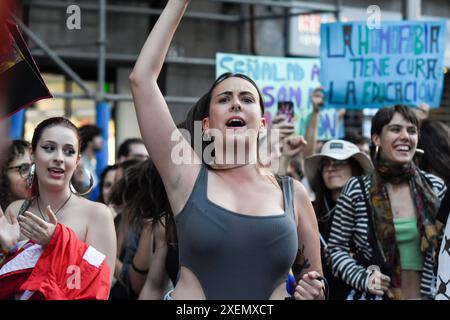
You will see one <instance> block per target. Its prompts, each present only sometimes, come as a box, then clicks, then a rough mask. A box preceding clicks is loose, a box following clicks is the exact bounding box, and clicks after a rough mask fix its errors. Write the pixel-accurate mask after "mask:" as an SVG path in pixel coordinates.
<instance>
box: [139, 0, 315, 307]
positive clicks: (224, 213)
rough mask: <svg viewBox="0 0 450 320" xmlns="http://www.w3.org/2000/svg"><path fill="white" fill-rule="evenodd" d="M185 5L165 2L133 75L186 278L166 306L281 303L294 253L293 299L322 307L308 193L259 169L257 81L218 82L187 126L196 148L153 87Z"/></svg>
mask: <svg viewBox="0 0 450 320" xmlns="http://www.w3.org/2000/svg"><path fill="white" fill-rule="evenodd" d="M188 3H189V1H188V0H169V1H168V3H167V5H166V7H165V9H164V11H163V12H162V14H161V16H160V18H159V19H158V21H157V23H156V25H155V26H154V28H153V30H152V31H151V33H150V35H149V37H148V39H147V41H146V43H145V45H144V47H143V49H142V51H141V53H140V55H139V58H138V60H137V62H136V65H135V67H134V69H133V72H132V73H131V75H130V81H131V89H132V94H133V98H134V104H135V108H136V111H137V116H138V122H139V127H140V130H141V134H142V137H143V139H144V142H145V145H146V147H147V150H148V152H149V155H150V158H151V159H152V161H153V163H154V164H155V166H156V168H157V170H158V171H159V174H160V175H161V178H162V181H163V183H164V187H165V191H167V197H168V201H169V203H170V206H169V208H168V209H169V210H170V211H171V212H172V213H173V215H174V217H175V223H176V230H177V236H178V245H179V254H180V266H181V268H180V278H179V280H178V282H177V285H176V286H175V289H174V291H173V292H172V293H171V294H169V295H167V296H166V299H284V298H285V297H286V296H287V291H286V288H285V280H286V279H287V276H288V273H289V270H290V268H291V266H292V265H293V263H294V260H295V258H296V254H297V252H298V251H300V254H302V256H303V262H304V264H303V268H301V269H302V270H301V272H300V274H299V281H298V285H297V287H296V292H295V294H294V297H295V298H297V299H323V297H324V295H323V290H322V288H323V283H322V281H320V280H319V279H320V277H321V266H320V243H319V236H318V228H317V223H316V221H315V216H314V210H313V208H312V206H311V203H310V201H309V199H308V195H307V193H306V191H305V189H304V187H303V186H302V185H301V184H300V183H298V182H292V181H291V180H288V179H283V180H282V181H280V183H281V187H280V185H279V184H278V183H277V181H276V179H275V177H274V176H273V175H272V174H270V173H269V172H268V170H264V169H263V168H262V167H261V166H260V165H259V164H258V161H257V148H258V147H257V146H258V135H259V133H260V132H261V131H262V130H264V129H265V124H266V123H265V119H264V114H263V110H264V107H263V106H264V105H263V100H262V96H261V93H260V91H259V90H258V88H257V86H256V85H255V83H254V82H253V81H252V80H251V79H250V78H248V77H246V76H244V75H239V74H225V75H223V76H221V77H219V78H218V79H217V80H216V81H215V82H214V84H213V86H212V87H211V89H210V90H209V91H208V92H207V93H206V94H205V95H203V96H202V98H200V100H199V101H198V102H197V104H196V105H195V106H194V108H193V109H192V110H191V112H190V113H189V114H188V119H186V121H185V125H186V127H187V128H188V131H189V133H190V134H191V136H190V140H191V141H190V142H191V143H189V142H188V140H186V139H185V138H184V137H183V136H182V135H181V133H180V131H179V130H178V129H177V127H176V126H175V123H174V121H173V119H172V117H171V115H170V112H169V108H168V107H167V104H166V101H165V100H164V96H163V95H162V93H161V90H160V88H159V86H158V83H157V80H158V76H159V74H160V72H161V68H162V66H163V63H164V58H165V56H166V53H167V51H168V49H169V46H170V42H171V40H172V37H173V35H174V33H175V30H176V29H177V26H178V24H179V22H180V20H181V18H182V16H183V14H184V12H185V10H186V8H187V6H188ZM196 130H200V132H199V131H197V134H194V132H195V131H196ZM202 135H203V139H202V140H203V141H201V140H200V139H198V137H199V136H200V137H202ZM212 137H213V138H214V142H213V143H212V144H211V140H212ZM202 142H205V144H206V146H205V145H203V147H204V148H202ZM207 142H209V144H208V143H207ZM235 144H236V145H238V146H242V145H243V146H244V148H243V149H244V151H243V152H242V153H239V152H238V151H236V150H235V148H234V145H235ZM197 146H200V149H201V150H198V147H197ZM212 149H214V152H212ZM194 150H197V151H199V152H202V154H197V153H194ZM227 151H228V153H227ZM236 157H237V160H236ZM155 189H156V188H155ZM156 190H157V189H156ZM164 212H167V210H164ZM298 249H300V250H298Z"/></svg>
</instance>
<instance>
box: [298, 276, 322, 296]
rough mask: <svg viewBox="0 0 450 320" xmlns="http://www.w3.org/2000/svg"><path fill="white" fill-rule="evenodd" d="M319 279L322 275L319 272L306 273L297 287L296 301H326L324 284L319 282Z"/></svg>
mask: <svg viewBox="0 0 450 320" xmlns="http://www.w3.org/2000/svg"><path fill="white" fill-rule="evenodd" d="M319 277H321V275H320V274H319V273H318V272H317V271H310V272H308V273H305V274H304V275H303V276H302V278H301V279H300V281H299V282H298V285H297V287H295V293H294V298H295V299H296V300H324V299H325V295H324V292H323V286H324V284H323V282H322V281H320V280H318V278H319Z"/></svg>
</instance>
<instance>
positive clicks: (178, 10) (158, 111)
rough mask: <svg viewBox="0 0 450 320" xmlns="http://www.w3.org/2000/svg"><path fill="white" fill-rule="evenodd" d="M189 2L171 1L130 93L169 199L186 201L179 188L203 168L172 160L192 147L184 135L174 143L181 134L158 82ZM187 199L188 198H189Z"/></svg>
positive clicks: (148, 44) (132, 79)
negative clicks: (174, 154) (179, 150)
mask: <svg viewBox="0 0 450 320" xmlns="http://www.w3.org/2000/svg"><path fill="white" fill-rule="evenodd" d="M188 3H189V0H169V1H168V3H167V5H166V7H165V9H164V10H163V12H162V14H161V16H160V17H159V19H158V21H157V23H156V24H155V26H154V27H153V29H152V31H151V33H150V35H149V36H148V38H147V40H146V42H145V44H144V47H143V48H142V50H141V53H140V54H139V58H138V60H137V62H136V65H135V66H134V69H133V71H132V73H131V75H130V83H131V91H132V94H133V100H134V105H135V108H136V113H137V119H138V123H139V128H140V131H141V135H142V137H143V139H144V143H145V146H146V147H147V150H148V152H149V155H150V157H151V159H152V161H153V162H154V164H155V166H156V168H157V169H158V171H159V173H160V175H161V178H162V180H163V182H164V185H165V187H166V190H167V191H168V194H169V197H170V196H171V195H173V194H181V196H180V197H181V198H184V197H185V196H186V195H185V194H184V193H185V192H184V190H180V189H179V188H180V186H181V185H186V184H187V185H188V186H190V185H191V184H192V185H193V183H194V181H195V178H196V176H197V174H198V171H199V167H200V166H199V165H197V166H193V165H186V164H175V163H174V161H173V159H171V153H172V150H173V147H174V146H175V145H178V144H180V143H182V144H184V145H183V149H182V150H188V151H191V150H192V148H191V147H190V144H189V143H188V142H187V141H186V140H184V139H183V138H181V134H180V135H179V136H177V139H178V137H179V139H178V140H176V141H172V139H171V137H172V135H173V134H177V133H178V132H179V131H178V130H177V128H176V126H175V123H174V121H173V119H172V116H171V114H170V112H169V108H168V107H167V104H166V101H165V100H164V97H163V95H162V93H161V90H160V88H159V87H158V84H157V79H158V76H159V74H160V72H161V68H162V66H163V63H164V59H165V56H166V54H167V51H168V49H169V46H170V43H171V40H172V38H173V35H174V33H175V31H176V29H177V26H178V24H179V23H180V20H181V18H182V16H183V14H184V12H185V10H186V8H187V6H188ZM181 178H182V179H183V184H180V179H181ZM186 179H187V180H186ZM189 179H190V180H191V181H190V180H189ZM182 188H184V187H182ZM188 189H189V188H188ZM171 191H181V192H171ZM189 191H190V190H188V192H187V193H188V195H189V194H190V192H189ZM188 195H187V196H188ZM187 196H186V197H185V198H186V199H187ZM170 200H171V204H172V206H173V208H172V209H173V211H174V212H176V211H177V209H178V208H177V207H181V206H182V204H181V205H178V204H175V206H174V203H173V199H170ZM181 202H182V200H181ZM179 209H181V208H179Z"/></svg>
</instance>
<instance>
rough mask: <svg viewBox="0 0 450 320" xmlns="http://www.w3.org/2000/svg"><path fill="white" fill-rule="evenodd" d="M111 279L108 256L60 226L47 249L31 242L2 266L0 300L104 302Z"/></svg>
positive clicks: (57, 227) (0, 272) (0, 270)
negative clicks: (91, 300) (19, 298)
mask: <svg viewBox="0 0 450 320" xmlns="http://www.w3.org/2000/svg"><path fill="white" fill-rule="evenodd" d="M36 261H37V262H36ZM109 277H110V269H109V267H108V265H107V264H106V257H105V255H103V254H102V253H100V252H99V251H97V250H96V249H94V248H93V247H92V246H89V245H87V244H86V243H84V242H82V241H80V240H78V238H77V236H76V234H75V233H74V232H73V231H72V230H71V229H70V228H68V227H66V226H64V225H62V224H60V223H58V225H57V226H56V229H55V233H54V234H53V237H52V239H51V240H50V243H49V244H48V245H47V246H46V247H45V249H44V250H42V247H41V246H39V245H36V244H34V245H32V243H29V244H28V245H27V246H25V248H24V249H22V250H20V251H18V252H17V253H16V254H15V255H14V256H13V257H12V258H10V259H8V260H7V261H6V262H5V263H4V264H3V265H2V266H1V267H0V299H14V298H17V297H18V296H21V298H24V299H28V298H30V297H31V299H33V300H35V299H44V300H80V299H96V300H103V299H107V298H108V295H109V289H110V281H109ZM24 293H25V294H24Z"/></svg>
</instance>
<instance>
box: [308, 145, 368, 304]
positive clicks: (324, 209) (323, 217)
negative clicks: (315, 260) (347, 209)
mask: <svg viewBox="0 0 450 320" xmlns="http://www.w3.org/2000/svg"><path fill="white" fill-rule="evenodd" d="M372 170H373V165H372V162H371V161H370V159H369V157H368V156H367V155H366V154H365V153H363V152H361V151H360V150H359V148H358V147H357V146H356V145H354V144H353V143H351V142H348V141H345V140H330V141H328V142H326V143H325V144H324V145H323V146H322V148H321V151H320V153H317V154H313V155H311V156H309V157H307V158H306V159H305V174H306V177H307V178H308V182H309V184H310V185H311V187H312V189H313V191H314V193H315V195H316V200H315V201H314V203H313V206H314V211H315V212H316V216H317V221H318V224H319V230H320V235H321V243H322V269H323V272H324V276H325V277H326V278H327V280H328V283H329V286H330V299H332V300H342V299H345V298H346V296H347V294H348V291H349V290H350V287H349V286H347V285H346V284H345V283H344V282H342V281H341V280H340V279H338V278H336V277H334V276H333V275H332V274H331V268H330V266H329V264H328V262H327V260H328V255H327V243H328V237H329V234H330V227H331V221H332V217H333V212H334V208H335V205H336V201H337V199H338V198H339V195H340V193H341V191H342V189H343V187H344V186H345V184H346V183H347V181H348V180H349V179H350V178H351V177H353V176H359V175H362V174H370V173H371V172H372Z"/></svg>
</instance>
